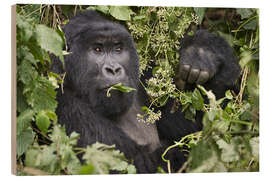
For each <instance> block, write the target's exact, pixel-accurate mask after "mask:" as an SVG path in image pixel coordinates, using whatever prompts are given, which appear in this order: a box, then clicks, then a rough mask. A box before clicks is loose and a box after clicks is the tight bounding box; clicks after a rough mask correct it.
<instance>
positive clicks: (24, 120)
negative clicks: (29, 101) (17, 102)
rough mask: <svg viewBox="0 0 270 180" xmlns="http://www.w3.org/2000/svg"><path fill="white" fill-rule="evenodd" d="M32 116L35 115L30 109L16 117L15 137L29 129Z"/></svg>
mask: <svg viewBox="0 0 270 180" xmlns="http://www.w3.org/2000/svg"><path fill="white" fill-rule="evenodd" d="M34 114H35V113H34V111H32V110H31V109H27V110H25V111H24V112H22V113H21V114H20V115H19V116H18V117H17V122H16V133H17V135H20V134H21V133H22V132H23V131H24V130H26V129H27V128H28V127H30V125H31V121H32V119H33V116H34Z"/></svg>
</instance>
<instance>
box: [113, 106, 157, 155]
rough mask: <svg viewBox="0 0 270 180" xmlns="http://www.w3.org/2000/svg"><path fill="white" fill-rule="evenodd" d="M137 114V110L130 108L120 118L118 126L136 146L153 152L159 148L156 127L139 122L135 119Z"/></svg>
mask: <svg viewBox="0 0 270 180" xmlns="http://www.w3.org/2000/svg"><path fill="white" fill-rule="evenodd" d="M138 113H141V112H140V111H139V110H138V108H134V107H133V108H131V109H130V110H129V112H128V113H126V114H125V115H124V116H122V117H121V120H120V121H119V122H118V126H119V127H120V128H121V129H122V130H123V131H124V133H125V134H127V135H128V136H129V137H130V138H131V139H132V140H133V141H135V142H136V143H137V144H138V145H141V146H148V147H149V149H150V151H154V150H156V149H157V148H159V147H160V146H161V145H160V141H159V137H158V132H157V129H156V125H155V124H146V123H143V122H139V121H138V120H137V118H136V114H138Z"/></svg>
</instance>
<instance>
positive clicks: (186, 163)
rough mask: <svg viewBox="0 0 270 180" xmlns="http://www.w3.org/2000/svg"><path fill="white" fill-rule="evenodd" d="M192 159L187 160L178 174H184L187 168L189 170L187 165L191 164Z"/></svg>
mask: <svg viewBox="0 0 270 180" xmlns="http://www.w3.org/2000/svg"><path fill="white" fill-rule="evenodd" d="M190 161H191V159H189V160H187V161H186V162H185V163H184V164H183V166H182V167H181V168H180V169H179V170H178V171H177V173H182V172H183V171H184V170H185V169H186V168H187V165H188V164H189V163H190Z"/></svg>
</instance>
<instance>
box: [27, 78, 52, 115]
mask: <svg viewBox="0 0 270 180" xmlns="http://www.w3.org/2000/svg"><path fill="white" fill-rule="evenodd" d="M54 89H55V87H54V86H53V85H52V83H51V82H50V81H49V80H48V79H46V78H45V77H38V78H37V79H36V80H35V81H32V82H31V83H30V84H27V86H26V87H25V89H24V92H23V93H24V94H25V96H26V98H27V102H28V104H29V105H31V106H32V108H33V109H34V110H35V111H37V112H38V111H41V110H50V111H55V108H56V106H57V101H56V100H55V97H56V91H55V90H54Z"/></svg>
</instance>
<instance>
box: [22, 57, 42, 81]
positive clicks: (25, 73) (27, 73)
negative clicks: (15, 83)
mask: <svg viewBox="0 0 270 180" xmlns="http://www.w3.org/2000/svg"><path fill="white" fill-rule="evenodd" d="M17 72H18V76H19V80H20V81H21V82H23V83H24V84H29V83H31V82H33V80H35V79H36V78H37V76H38V72H37V71H36V69H35V68H34V67H33V66H32V64H31V62H29V61H27V60H23V61H22V62H21V64H20V65H19V66H18V69H17Z"/></svg>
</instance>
